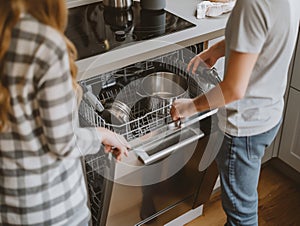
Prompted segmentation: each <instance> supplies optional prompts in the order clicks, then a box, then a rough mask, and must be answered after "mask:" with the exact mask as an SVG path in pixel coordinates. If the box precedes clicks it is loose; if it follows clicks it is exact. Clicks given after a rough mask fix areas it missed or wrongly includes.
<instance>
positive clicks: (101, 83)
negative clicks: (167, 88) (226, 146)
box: [79, 51, 218, 226]
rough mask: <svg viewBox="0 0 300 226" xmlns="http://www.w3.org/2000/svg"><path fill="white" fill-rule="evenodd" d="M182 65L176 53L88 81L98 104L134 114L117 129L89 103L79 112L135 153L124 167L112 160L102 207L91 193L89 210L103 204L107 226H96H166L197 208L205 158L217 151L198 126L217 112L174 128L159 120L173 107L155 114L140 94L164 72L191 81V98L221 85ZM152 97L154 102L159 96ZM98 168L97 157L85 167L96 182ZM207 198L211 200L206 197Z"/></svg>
mask: <svg viewBox="0 0 300 226" xmlns="http://www.w3.org/2000/svg"><path fill="white" fill-rule="evenodd" d="M189 59H190V58H189ZM189 59H188V60H189ZM184 60H185V59H184V57H183V54H182V53H181V51H176V52H173V53H170V54H167V55H164V56H160V57H157V58H155V59H152V60H149V61H147V62H141V63H137V64H135V65H131V66H129V67H126V68H123V69H120V70H116V71H113V72H109V73H106V74H103V75H101V76H99V78H92V79H88V80H85V81H84V83H85V84H86V85H88V86H91V89H92V91H93V92H95V93H96V94H97V93H99V92H100V93H99V95H98V98H99V101H100V102H101V103H103V105H104V107H107V106H108V105H107V104H108V103H113V102H118V101H120V102H121V103H125V104H126V105H127V106H128V108H127V113H128V111H129V109H130V114H131V116H130V117H129V121H127V122H124V123H114V122H112V121H108V120H106V119H105V118H104V117H102V116H101V114H99V113H97V112H95V108H94V107H93V106H92V105H91V104H90V103H89V102H86V101H85V100H83V101H82V103H81V106H80V108H79V114H80V116H81V118H84V119H85V120H86V121H87V122H88V124H89V125H92V126H102V127H106V128H108V129H110V130H113V131H115V132H117V133H119V134H122V135H123V136H124V137H125V138H126V139H127V140H128V141H129V142H130V144H131V146H132V147H133V150H132V151H130V152H129V156H128V157H127V158H124V160H123V161H122V162H120V163H118V162H115V160H114V159H113V158H111V157H110V158H109V164H108V165H109V167H108V170H107V171H108V173H106V174H109V175H110V176H109V177H108V178H109V179H110V180H112V181H113V182H111V184H113V185H111V186H112V187H111V188H110V192H107V191H106V193H105V195H104V197H105V198H106V199H107V200H108V201H107V202H105V203H100V204H99V202H102V201H103V198H102V199H101V200H98V198H99V197H100V194H95V192H93V191H94V190H95V189H90V194H91V198H90V200H92V202H96V204H94V205H91V206H94V207H97V206H98V204H99V209H100V210H101V211H100V210H99V211H100V212H101V213H102V215H103V216H102V217H100V218H101V219H102V221H101V222H105V223H101V224H100V223H99V224H98V223H97V224H96V225H97V226H98V225H110V226H115V225H143V224H144V223H146V222H147V224H148V223H149V224H150V225H163V224H165V223H167V222H168V221H170V220H172V219H174V218H176V217H177V216H178V214H182V213H184V212H185V211H188V210H189V209H191V208H192V206H193V205H194V202H195V196H196V193H197V189H198V188H199V186H200V185H199V184H200V183H201V181H202V178H203V177H204V176H205V175H206V172H205V171H203V172H200V171H198V166H199V162H200V161H201V158H202V156H203V155H207V154H205V152H207V151H209V152H212V151H213V150H211V149H210V150H205V147H206V144H207V142H208V137H207V136H204V133H203V132H202V131H201V130H202V128H201V130H200V129H199V125H202V123H200V121H201V122H202V120H203V119H206V118H207V117H209V116H211V115H213V114H215V113H216V111H217V110H212V111H208V112H201V113H199V114H196V115H194V116H192V117H190V118H187V119H185V120H182V121H180V122H173V120H172V119H171V117H170V115H169V114H161V112H166V113H168V112H169V109H170V106H171V105H170V104H171V103H169V104H167V105H166V106H162V107H158V108H157V109H152V107H151V106H150V107H149V106H148V104H147V103H148V102H149V101H148V97H141V96H140V95H138V94H137V93H138V92H137V91H138V90H140V88H141V87H142V86H141V84H142V81H145V79H143V78H146V77H147V75H149V74H151V73H153V72H158V71H159V72H162V70H161V68H163V69H164V70H165V71H163V72H167V73H170V72H172V73H174V74H176V75H180V76H182V77H183V78H184V80H185V81H187V86H184V87H186V88H184V89H183V90H184V93H185V94H187V95H188V96H189V97H194V96H197V95H199V94H202V93H205V92H207V91H208V90H210V89H211V88H212V87H214V86H215V85H216V84H217V82H218V81H217V79H216V78H214V77H213V76H214V75H213V74H212V73H211V72H210V70H208V69H200V70H199V71H198V73H197V74H196V75H195V76H190V74H189V73H188V72H186V70H185V68H186V66H187V65H186V62H184ZM132 68H134V71H132V70H131V69H132ZM156 68H159V69H160V70H156ZM155 70H156V71H155ZM145 72H147V74H146V73H145ZM120 81H123V82H126V85H124V86H122V85H121V86H118V85H117V84H118V83H119V82H120ZM147 84H149V83H147ZM176 84H181V82H178V81H176ZM181 89H182V88H181ZM172 93H173V91H172ZM152 94H154V96H155V95H156V94H157V92H152ZM169 94H170V93H169ZM173 94H174V93H173ZM176 95H177V96H176ZM178 95H179V96H180V95H181V93H176V92H175V97H178ZM150 97H151V96H150ZM172 97H174V96H169V95H167V96H164V95H162V96H161V97H160V98H162V99H163V98H166V99H167V100H169V98H172ZM180 97H182V96H180ZM125 112H126V111H125ZM127 113H125V115H126V114H127ZM203 131H205V130H203ZM203 136H204V137H203ZM97 162H98V158H97V157H95V156H92V157H91V158H90V159H89V161H87V165H89V166H90V167H87V168H88V170H89V172H90V173H91V175H93V173H95V174H96V178H98V177H97V171H96V172H93V167H94V165H95V164H96V163H97ZM101 164H102V163H101V162H100V165H101ZM96 165H97V164H96ZM97 166H98V165H97ZM96 168H97V167H96ZM151 177H154V179H153V180H154V181H152V182H151V181H149V178H151ZM212 178H214V177H212ZM96 180H97V179H96ZM107 180H108V179H107ZM93 181H95V180H93ZM104 181H106V180H104ZM90 186H92V185H90ZM90 186H89V188H90ZM106 189H107V188H106ZM107 190H109V189H107ZM94 196H96V197H94ZM207 196H209V194H205V197H207ZM179 209H180V211H177V210H179ZM103 210H105V212H106V213H103ZM99 211H98V212H97V214H98V215H97V216H99ZM174 211H175V212H174ZM101 213H100V215H101ZM94 215H95V214H94ZM93 217H94V216H93ZM96 218H97V219H98V220H97V219H96V221H95V222H100V221H99V217H96ZM103 219H104V220H103Z"/></svg>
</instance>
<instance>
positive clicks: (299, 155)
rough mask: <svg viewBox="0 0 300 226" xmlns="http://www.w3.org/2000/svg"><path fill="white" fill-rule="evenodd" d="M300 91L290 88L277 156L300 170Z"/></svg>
mask: <svg viewBox="0 0 300 226" xmlns="http://www.w3.org/2000/svg"><path fill="white" fill-rule="evenodd" d="M299 103H300V92H299V91H297V90H295V89H294V88H290V93H289V99H288V103H287V110H286V114H285V120H284V124H283V132H282V137H281V144H280V148H279V158H280V159H281V160H283V161H284V162H286V163H287V164H288V165H290V166H291V167H293V168H294V169H296V170H297V171H298V172H300V139H299V135H300V108H299Z"/></svg>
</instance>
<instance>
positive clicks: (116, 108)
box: [101, 100, 132, 125]
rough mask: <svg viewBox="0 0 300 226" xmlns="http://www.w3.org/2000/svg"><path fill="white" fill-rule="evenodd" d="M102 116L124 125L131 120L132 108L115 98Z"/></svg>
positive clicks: (107, 120)
mask: <svg viewBox="0 0 300 226" xmlns="http://www.w3.org/2000/svg"><path fill="white" fill-rule="evenodd" d="M101 117H102V118H103V119H104V120H105V121H106V122H109V123H111V124H114V125H123V124H125V123H128V122H129V121H130V120H131V117H132V116H131V109H130V108H129V107H128V106H127V105H126V104H125V103H123V102H121V101H119V100H115V101H114V102H113V103H112V105H111V106H110V107H109V108H107V109H105V110H103V113H102V114H101Z"/></svg>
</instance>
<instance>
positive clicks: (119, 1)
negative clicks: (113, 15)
mask: <svg viewBox="0 0 300 226" xmlns="http://www.w3.org/2000/svg"><path fill="white" fill-rule="evenodd" d="M132 3H133V0H103V5H104V6H106V7H112V8H118V9H124V8H125V9H126V8H129V7H130V6H132Z"/></svg>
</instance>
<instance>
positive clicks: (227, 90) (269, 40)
mask: <svg viewBox="0 0 300 226" xmlns="http://www.w3.org/2000/svg"><path fill="white" fill-rule="evenodd" d="M299 10H300V7H299V2H298V1H297V0H287V1H273V0H266V1H261V0H237V1H236V5H235V7H234V9H233V11H232V13H231V15H230V17H229V20H228V22H227V25H226V30H225V40H223V41H221V42H219V43H217V44H215V45H213V46H211V47H210V48H209V49H207V50H205V51H204V52H202V53H200V54H199V55H197V56H196V57H194V58H193V59H192V60H191V62H190V64H189V65H188V70H190V69H191V70H192V72H195V71H196V70H197V67H198V65H199V64H200V63H201V62H202V61H204V62H205V63H206V64H208V65H209V66H213V65H214V64H215V62H216V61H217V60H218V59H219V58H220V57H222V56H225V75H224V80H223V81H222V82H221V83H220V84H219V85H218V86H217V87H215V88H214V89H212V90H210V91H209V92H208V93H207V94H206V95H205V96H204V95H202V96H198V97H196V98H194V99H180V100H177V101H175V102H174V104H173V106H172V108H171V115H172V117H173V119H174V120H178V119H179V118H184V117H188V116H190V115H193V114H195V113H196V112H201V111H205V110H208V109H210V108H219V107H223V106H225V111H220V113H219V119H220V120H219V127H220V129H221V131H222V132H223V133H224V141H223V144H222V147H221V149H220V152H219V154H218V156H217V158H216V161H217V164H218V168H219V173H220V178H221V189H222V205H223V208H224V210H225V212H226V215H227V223H226V224H227V225H251V226H252V225H257V224H258V218H257V207H258V200H257V185H258V178H259V173H260V164H261V158H262V156H263V154H264V150H265V147H267V146H268V145H270V144H271V142H272V141H273V139H274V137H275V135H276V133H277V131H278V128H279V125H280V121H281V117H282V112H283V96H284V92H285V88H286V83H287V73H288V67H289V62H290V59H291V57H292V53H293V49H294V45H295V41H296V36H297V34H298V26H299V16H298V14H299V13H298V12H299Z"/></svg>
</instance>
